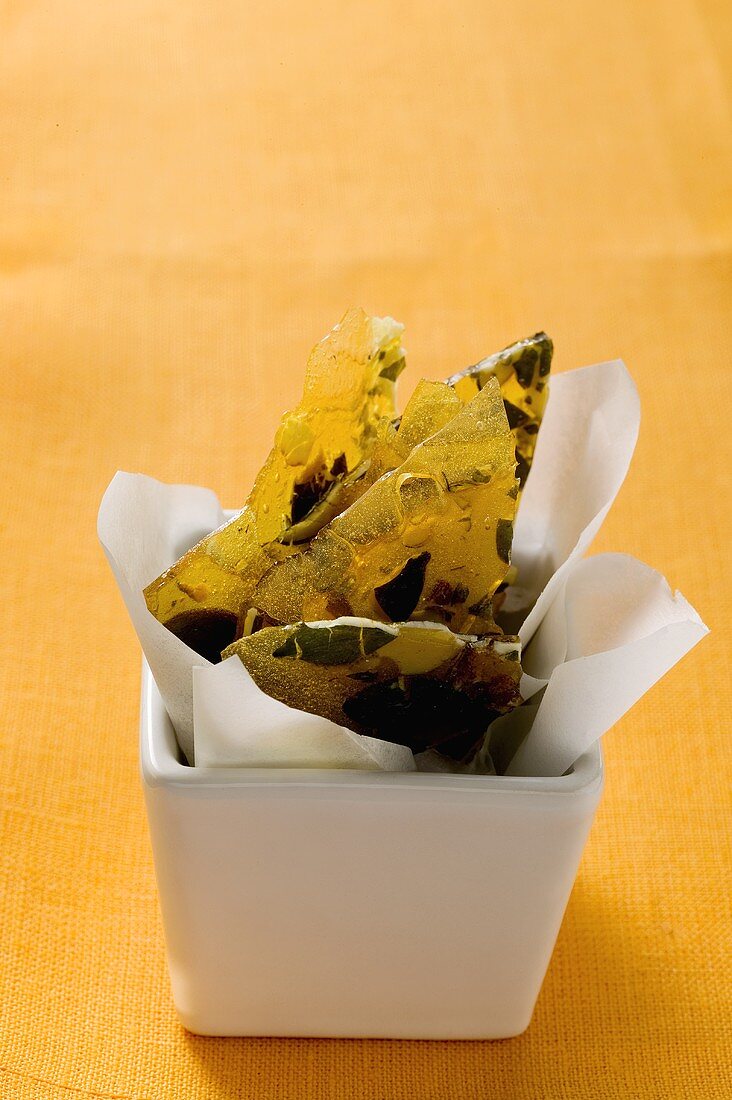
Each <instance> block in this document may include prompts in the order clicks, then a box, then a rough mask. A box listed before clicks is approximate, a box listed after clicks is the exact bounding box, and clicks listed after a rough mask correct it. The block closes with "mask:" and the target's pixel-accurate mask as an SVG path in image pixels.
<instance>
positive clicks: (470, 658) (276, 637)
mask: <svg viewBox="0 0 732 1100" xmlns="http://www.w3.org/2000/svg"><path fill="white" fill-rule="evenodd" d="M519 652H520V647H519V642H518V639H517V638H512V637H500V638H497V637H490V638H476V637H474V636H464V635H459V634H454V633H453V632H452V631H450V630H449V629H448V628H447V627H446V626H444V625H443V624H441V623H428V622H407V623H393V624H385V623H379V622H375V621H372V620H369V619H363V618H353V617H350V618H339V619H335V620H333V621H330V622H313V623H295V624H293V625H290V626H279V627H270V628H267V629H264V630H261V631H259V632H258V633H256V634H253V635H251V636H250V637H248V638H242V639H241V640H240V641H238V642H235V643H234V645H232V646H231V647H230V648H229V649H227V650H226V652H225V653H224V656H225V657H229V656H233V655H236V656H238V657H239V659H240V660H241V661H242V662H243V664H244V665H245V666H246V668H247V669H248V670H249V672H250V674H251V675H252V677H253V679H254V680H255V682H256V683H257V684H258V685H259V687H260V688H261V689H262V690H263V691H265V692H267V694H268V695H272V696H273V697H274V698H276V699H280V700H281V701H282V702H285V703H287V704H288V706H291V707H295V708H297V709H299V710H307V711H310V712H311V713H313V714H322V715H323V716H324V717H326V718H329V719H330V720H331V721H333V722H337V723H338V724H339V725H343V726H347V727H348V728H349V729H352V730H354V731H355V732H356V733H362V734H368V735H369V736H372V737H379V738H381V739H382V740H385V741H393V742H396V743H397V744H406V745H409V746H410V748H412V750H413V751H414V752H422V751H424V750H425V749H427V748H438V749H439V751H440V752H442V753H445V754H449V755H451V756H453V758H455V759H465V758H468V757H470V755H471V754H472V753H473V752H474V751H475V749H476V747H478V746H479V745H480V744H481V742H482V739H483V735H484V733H485V731H486V729H487V727H488V724H489V723H490V722H491V721H492V720H493V719H494V718H496V717H497V716H498V715H499V714H505V713H506V712H507V711H508V710H510V709H512V708H513V707H514V706H516V705H517V704H518V703H519V702H520V701H521V700H520V695H519V680H520V676H521V667H520V663H519Z"/></svg>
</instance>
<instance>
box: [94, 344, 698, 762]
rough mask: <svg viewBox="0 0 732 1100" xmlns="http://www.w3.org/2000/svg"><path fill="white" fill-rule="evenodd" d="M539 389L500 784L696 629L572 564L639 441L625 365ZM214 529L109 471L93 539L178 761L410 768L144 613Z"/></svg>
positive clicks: (198, 496)
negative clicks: (513, 701) (159, 586)
mask: <svg viewBox="0 0 732 1100" xmlns="http://www.w3.org/2000/svg"><path fill="white" fill-rule="evenodd" d="M550 386H551V393H550V399H549V403H548V406H547V410H546V414H545V418H544V423H543V425H542V429H541V432H540V434H539V438H538V442H537V448H536V453H535V456H534V463H533V466H532V470H531V474H530V476H529V479H528V481H527V484H526V487H525V489H524V493H523V496H522V500H521V506H520V509H519V514H518V517H517V521H516V526H515V534H514V548H513V561H514V563H515V564H516V565H517V566H518V569H519V581H520V584H519V585H518V586H516V587H515V588H513V589H509V594H510V599H509V600H508V601H507V603H506V606H505V608H504V618H505V622H506V626H507V628H508V629H513V630H515V629H518V633H519V635H520V637H521V640H522V643H523V645H524V647H525V651H524V658H523V664H524V669H525V675H524V677H523V680H522V692H523V695H524V697H525V698H526V699H527V700H528V702H527V704H525V705H524V706H522V707H520V708H519V709H518V711H516V712H514V713H513V714H511V715H507V716H506V717H504V718H501V719H498V720H497V722H494V723H493V725H492V726H491V729H490V735H489V739H488V741H487V748H488V749H489V750H490V752H491V753H492V754H493V755H494V759H495V760H496V763H497V766H498V770H499V771H503V770H508V771H509V773H510V774H513V775H520V774H523V775H561V774H563V772H564V771H566V770H567V768H569V767H570V766H571V765H572V763H573V762H574V761H575V760H576V759H577V758H578V757H579V756H580V755H581V754H582V753H583V752H584V751H586V749H587V748H588V747H589V746H590V745H591V744H592V743H593V742H594V741H596V740H597V738H598V737H600V736H601V735H602V734H603V733H604V732H605V731H606V730H607V729H609V728H610V726H611V725H612V724H613V723H614V722H616V721H617V720H618V718H620V717H621V716H622V715H623V714H624V713H625V711H626V710H627V709H628V708H629V707H631V706H632V705H633V703H634V702H635V701H636V700H637V699H639V698H640V696H641V695H643V693H644V692H645V691H647V690H648V688H650V687H651V686H652V685H653V684H654V683H655V682H656V681H657V680H658V679H659V678H660V677H661V676H662V675H663V674H664V673H665V672H667V671H668V669H669V668H671V667H672V665H673V664H675V663H676V661H678V660H679V659H680V658H681V657H682V656H683V655H684V654H685V653H686V652H687V651H688V650H689V649H691V648H692V646H693V645H695V644H696V642H698V641H699V640H700V638H701V637H703V635H704V634H705V633H706V632H707V628H706V627H705V626H704V624H703V623H702V621H701V619H700V618H699V616H698V615H697V614H696V612H695V611H694V609H693V608H692V607H691V606H690V605H689V604H688V603H687V602H686V601H685V600H684V599H683V597H682V596H680V595H679V594H676V595H675V596H673V595H672V594H671V591H670V589H669V587H668V585H667V584H666V582H665V580H664V579H663V577H661V576H660V574H658V573H656V572H655V571H654V570H652V569H650V568H649V567H648V566H645V565H642V564H641V563H640V562H637V561H635V560H634V559H633V558H629V557H627V556H625V555H620V554H606V555H599V556H598V557H596V558H589V559H587V560H583V556H584V554H585V552H586V551H587V549H588V548H589V546H590V543H591V542H592V539H593V538H594V536H595V535H596V533H597V531H598V530H599V528H600V526H601V524H602V521H603V520H604V518H605V516H606V515H607V513H608V511H609V509H610V506H611V505H612V502H613V500H614V499H615V496H616V494H617V492H618V489H619V488H620V486H621V484H622V482H623V479H624V478H625V475H626V473H627V470H628V466H629V464H630V460H631V458H632V454H633V449H634V447H635V442H636V438H637V435H638V426H639V420H640V410H639V403H638V395H637V392H636V389H635V386H634V384H633V382H632V380H631V378H630V376H629V374H628V372H627V370H626V369H625V367H624V365H623V364H622V363H621V362H619V361H615V362H610V363H600V364H598V365H597V366H593V367H585V368H583V369H581V370H575V371H570V372H568V373H565V374H560V375H557V376H555V377H553V378H552V380H551V383H550ZM223 520H224V513H223V511H222V509H221V507H220V505H219V503H218V501H217V499H216V497H215V496H214V495H213V493H211V492H209V491H207V490H205V489H200V488H195V487H192V486H185V485H172V486H169V485H162V484H161V483H160V482H157V481H154V480H153V479H152V478H149V477H145V476H143V475H141V474H125V473H118V474H116V475H115V477H114V478H113V480H112V482H111V484H110V486H109V488H108V489H107V491H106V493H105V495H104V499H103V500H102V504H101V507H100V510H99V522H98V531H99V538H100V540H101V542H102V545H103V547H104V550H105V553H106V555H107V557H108V559H109V562H110V565H111V567H112V570H113V572H114V574H115V577H116V579H117V583H118V585H119V588H120V591H121V593H122V597H123V599H124V601H125V604H126V606H127V609H128V612H129V614H130V617H131V619H132V622H133V624H134V627H135V630H136V631H137V634H138V637H139V639H140V644H141V645H142V648H143V650H144V653H145V656H146V658H147V661H148V664H149V665H150V668H151V670H152V673H153V676H154V678H155V681H156V683H157V685H158V688H159V690H160V693H161V695H162V697H163V700H164V702H165V705H166V707H167V709H168V713H169V714H170V717H171V720H172V722H173V725H174V726H175V729H176V733H177V736H178V740H179V743H180V746H181V749H182V751H183V752H184V753H185V755H186V757H187V759H188V760H189V761H191V762H193V761H194V725H195V762H196V763H198V764H204V763H205V765H206V766H209V767H213V766H227V767H231V766H234V765H237V764H238V765H241V766H258V767H264V766H283V767H284V766H289V767H348V768H371V769H373V768H376V769H381V770H386V771H394V770H409V769H413V768H414V766H415V764H414V759H413V757H412V754H411V752H410V751H409V750H408V749H407V750H403V751H396V750H398V749H400V747H399V746H394V745H391V744H390V743H388V742H384V741H379V740H377V739H375V738H363V737H359V736H358V735H357V734H354V733H352V732H351V731H349V730H345V729H342V727H340V726H335V725H334V724H333V723H332V722H328V721H327V720H326V719H324V718H319V717H317V716H313V715H307V716H305V715H303V714H302V713H301V712H299V711H293V710H292V709H291V708H289V707H286V706H284V704H281V703H275V701H274V700H271V699H269V697H268V696H264V695H263V693H262V692H261V691H260V690H259V689H258V688H257V687H256V685H255V684H254V682H253V681H252V680H251V677H250V676H249V675H248V673H247V672H246V670H245V669H244V666H243V665H242V664H241V662H240V661H238V660H235V661H225V662H222V663H221V664H219V665H211V664H210V663H209V662H208V661H206V660H205V659H204V658H202V657H200V656H199V655H198V654H197V653H194V651H193V650H191V649H189V647H188V646H186V645H185V644H184V643H183V642H181V641H180V640H179V639H178V638H176V637H175V636H174V635H173V634H171V633H170V632H169V631H168V630H166V629H165V627H163V626H162V625H161V624H160V623H159V622H158V621H157V620H156V619H155V618H154V616H152V615H151V614H150V613H149V612H148V610H147V607H146V605H145V601H144V598H143V595H142V590H143V588H144V587H145V586H146V585H147V584H149V582H150V581H152V580H154V579H155V577H157V576H158V575H159V574H160V573H161V572H163V570H164V569H166V568H167V567H168V566H169V565H170V564H172V562H173V561H175V560H176V559H177V558H178V557H179V556H180V555H181V554H182V553H183V551H184V550H186V549H187V548H188V547H189V546H191V545H193V543H194V542H196V541H197V540H198V539H199V538H200V537H201V536H202V535H203V534H205V533H207V532H209V531H211V530H213V529H214V528H215V527H217V526H219V525H220V524H221V523H222V522H223ZM194 669H195V670H196V671H195V673H194V671H193V670H194ZM542 693H543V694H542ZM272 704H275V705H274V706H273V705H272ZM418 763H419V762H418ZM422 766H424V767H427V766H434V765H429V764H428V761H427V760H425V762H424V763H423V765H422ZM478 766H480V760H479V761H478Z"/></svg>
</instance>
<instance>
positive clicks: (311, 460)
mask: <svg viewBox="0 0 732 1100" xmlns="http://www.w3.org/2000/svg"><path fill="white" fill-rule="evenodd" d="M401 333H402V326H401V325H398V324H397V323H396V322H395V321H393V320H392V319H391V318H388V317H387V318H379V317H368V316H367V315H366V314H365V313H364V312H363V310H360V309H353V310H349V312H348V313H346V315H345V316H344V317H343V319H342V321H341V322H340V324H338V325H336V326H335V328H334V329H333V330H332V331H331V332H330V333H329V334H328V335H327V336H326V337H325V338H324V339H323V340H321V341H320V343H318V344H317V345H316V346H315V348H314V349H313V351H312V352H311V354H310V358H309V360H308V364H307V370H306V375H305V387H304V392H303V397H302V400H301V402H300V404H299V405H298V406H297V408H295V409H293V410H292V412H289V413H286V414H285V416H284V417H283V418H282V421H281V423H280V426H279V428H278V430H277V434H276V436H275V443H274V447H273V448H272V451H271V452H270V455H269V457H268V459H267V461H266V462H265V464H264V466H263V467H262V470H261V471H260V473H259V475H258V476H257V479H256V481H255V483H254V488H253V490H252V492H251V494H250V496H249V499H248V500H247V503H246V505H245V507H244V509H243V510H242V511H241V512H240V513H239V514H238V515H237V516H236V517H234V519H232V520H230V521H229V522H228V523H226V524H225V525H224V526H223V527H220V528H219V529H218V530H217V531H214V532H213V533H212V534H211V535H208V536H207V537H206V538H204V539H203V540H202V541H201V542H199V543H198V544H197V545H196V546H194V547H193V549H192V550H189V551H188V553H187V554H185V555H184V556H183V557H182V558H181V559H180V561H178V562H176V564H175V565H173V566H172V567H171V568H170V569H168V570H167V571H166V572H165V573H163V574H162V576H160V577H158V578H157V580H155V581H153V582H152V583H151V584H150V585H148V587H147V588H146V589H145V600H146V602H147V606H148V608H149V610H150V611H151V612H152V614H153V615H155V616H156V618H158V619H159V620H160V622H162V623H163V624H164V625H165V626H167V627H168V628H169V629H170V630H172V631H173V633H175V634H177V635H178V636H179V637H180V638H182V640H183V641H185V642H186V643H187V644H189V645H191V646H192V648H194V649H196V651H197V652H199V653H201V654H202V655H203V656H205V657H207V658H208V659H210V660H218V659H219V654H220V652H221V650H222V649H223V648H224V647H225V646H226V645H228V644H229V643H230V642H231V641H233V639H234V638H235V637H236V636H237V633H240V632H241V629H242V627H241V618H242V616H243V615H245V614H246V612H247V611H248V609H249V605H250V597H251V594H252V591H253V589H254V587H255V585H256V584H257V581H258V580H259V579H260V577H261V576H262V575H263V574H264V572H265V571H266V570H267V569H268V568H270V566H271V565H272V563H273V562H274V561H278V560H279V559H281V558H284V557H287V556H289V555H293V554H296V553H298V552H299V550H300V549H301V548H302V547H303V546H305V545H307V542H308V541H309V540H310V539H311V538H312V537H313V536H314V535H315V534H316V533H317V532H318V530H320V528H321V527H322V526H324V525H325V524H326V523H328V522H329V521H330V520H331V518H332V517H333V516H334V515H336V514H337V513H338V512H339V511H340V509H341V508H342V507H344V506H345V498H344V497H343V494H344V492H345V489H346V488H347V487H348V485H349V484H350V483H352V482H354V481H357V480H358V479H359V477H360V476H361V475H362V473H363V471H364V469H365V466H366V464H367V462H368V459H369V458H370V456H371V452H372V450H373V449H374V447H375V446H376V444H377V442H378V441H379V440H380V439H381V438H382V436H381V435H380V430H381V426H382V425H383V424H385V423H386V424H389V423H390V422H391V420H392V419H393V418H394V416H395V411H396V410H395V382H396V379H397V377H398V376H399V374H400V372H401V370H402V369H403V367H404V349H403V348H402V346H401V339H400V338H401Z"/></svg>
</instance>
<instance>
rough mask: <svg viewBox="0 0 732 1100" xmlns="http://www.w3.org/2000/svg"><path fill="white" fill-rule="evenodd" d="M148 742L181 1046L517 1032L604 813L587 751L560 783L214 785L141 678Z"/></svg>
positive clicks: (594, 760)
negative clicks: (598, 815) (219, 1038)
mask: <svg viewBox="0 0 732 1100" xmlns="http://www.w3.org/2000/svg"><path fill="white" fill-rule="evenodd" d="M141 744H142V772H143V782H144V786H145V796H146V804H147V811H148V818H149V823H150V833H151V838H152V844H153V850H154V857H155V868H156V875H157V879H158V886H159V891H160V899H161V907H162V913H163V921H164V925H165V933H166V942H167V951H168V961H169V967H170V974H171V980H172V987H173V997H174V1000H175V1004H176V1007H177V1010H178V1013H179V1015H180V1018H181V1020H182V1022H183V1024H184V1025H185V1026H186V1027H187V1028H189V1029H190V1030H191V1031H194V1032H197V1033H200V1034H209V1035H309V1036H352V1037H384V1038H419V1039H474V1038H495V1039H497V1038H506V1037H509V1036H512V1035H517V1034H519V1033H520V1032H521V1031H523V1030H524V1029H525V1028H526V1027H527V1026H528V1023H529V1021H530V1019H531V1014H532V1012H533V1009H534V1005H535V1002H536V998H537V996H538V993H539V989H540V987H541V983H542V981H543V979H544V974H545V972H546V969H547V966H548V963H549V959H550V956H551V952H552V949H553V947H554V943H555V940H556V936H557V933H558V930H559V925H560V923H561V919H562V915H563V913H564V909H565V906H566V904H567V900H568V898H569V894H570V891H571V889H572V884H573V882H574V878H575V875H576V872H577V866H578V864H579V860H580V857H581V854H582V849H583V847H584V844H585V840H586V837H587V833H588V831H589V828H590V825H591V823H592V818H593V816H594V812H595V808H596V806H597V802H598V800H599V797H600V792H601V787H602V766H601V760H600V757H599V752H595V753H594V755H592V756H589V755H588V757H587V758H583V761H581V762H579V764H578V768H577V772H578V777H579V778H578V777H566V782H565V780H556V779H555V780H536V779H533V780H526V781H521V780H511V781H505V780H500V779H495V778H493V779H490V780H489V777H476V778H474V779H472V780H466V781H463V782H462V783H461V780H463V778H464V777H460V776H449V777H447V781H446V782H445V781H444V779H443V777H439V776H434V775H430V776H426V775H425V776H410V777H409V781H408V782H406V783H405V782H401V781H399V778H398V777H396V776H388V777H387V776H378V775H369V776H368V778H366V779H365V781H364V777H363V776H361V775H359V774H358V773H329V774H327V775H324V774H323V773H322V772H312V773H308V772H299V773H292V772H288V773H281V774H277V773H272V772H270V773H268V774H265V775H263V774H262V773H261V772H258V773H249V775H247V774H246V773H244V774H242V773H241V772H239V773H234V774H232V772H231V771H228V770H227V771H226V772H222V773H221V777H220V779H219V777H218V776H217V775H216V773H215V772H213V773H212V771H211V770H206V771H205V772H200V773H199V769H182V768H181V766H180V765H179V764H178V763H177V762H176V760H175V757H174V755H173V751H174V748H173V747H174V736H173V735H172V729H171V727H170V723H169V720H168V718H167V715H166V714H165V711H164V708H163V706H162V703H161V701H160V699H159V696H158V695H157V692H156V689H155V687H154V684H153V683H152V679H151V677H150V676H149V674H148V673H147V671H145V676H144V682H143V710H142V742H141ZM481 780H482V782H481ZM562 784H564V787H563V786H562Z"/></svg>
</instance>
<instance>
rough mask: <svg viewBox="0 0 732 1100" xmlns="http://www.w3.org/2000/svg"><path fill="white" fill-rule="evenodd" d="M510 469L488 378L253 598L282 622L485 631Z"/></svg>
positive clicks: (499, 565)
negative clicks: (346, 620)
mask: <svg viewBox="0 0 732 1100" xmlns="http://www.w3.org/2000/svg"><path fill="white" fill-rule="evenodd" d="M515 465H516V459H515V453H514V440H513V436H512V434H511V431H510V429H509V427H508V423H507V420H506V414H505V411H504V408H503V401H502V399H501V392H500V388H499V385H498V382H497V380H496V379H491V380H490V381H488V382H487V383H486V385H485V386H484V387H483V388H482V389H481V390H480V391H479V392H478V393H477V395H476V397H475V398H474V399H473V401H471V402H470V404H469V405H467V406H465V407H463V408H462V409H461V410H460V412H459V413H458V414H457V415H456V416H455V417H453V418H452V419H451V420H450V421H449V422H448V423H447V424H445V426H444V427H442V428H441V429H440V430H439V431H438V432H436V433H435V434H434V435H433V436H430V437H429V438H428V439H426V440H425V441H424V442H423V443H421V444H419V445H418V446H417V447H415V448H414V450H412V451H411V452H410V454H409V456H408V458H407V459H406V460H405V461H404V462H403V463H402V465H401V466H399V467H397V468H396V469H395V470H392V471H390V472H389V473H387V474H385V475H384V476H383V477H381V478H380V479H379V480H378V481H377V482H376V483H375V484H374V485H372V486H371V488H370V489H369V490H368V491H367V492H366V493H365V494H364V495H363V496H361V497H360V498H359V499H358V500H357V501H356V502H355V503H354V504H353V505H352V506H351V507H350V508H349V509H348V510H347V511H346V512H343V513H341V514H340V515H339V516H337V517H336V518H335V519H333V520H332V521H331V522H330V523H329V525H328V526H327V527H326V528H324V529H323V530H322V531H321V532H320V533H319V534H318V535H317V536H316V538H315V539H313V541H312V543H311V544H310V546H309V547H308V549H307V550H306V551H305V552H304V553H303V554H301V555H299V556H298V557H296V558H291V559H288V560H286V561H283V562H281V563H279V564H278V565H276V566H274V567H273V568H272V569H270V571H269V572H268V573H267V574H266V575H265V576H264V577H263V578H262V580H261V581H260V583H259V584H258V585H257V588H256V590H255V592H254V597H253V602H254V604H255V605H256V606H257V607H258V608H260V609H261V610H262V611H264V612H265V613H266V614H267V615H269V616H270V617H271V618H272V619H274V620H276V621H279V622H285V623H288V622H289V623H293V622H297V621H300V620H321V619H331V618H335V617H338V616H342V615H356V616H363V617H366V618H369V619H375V620H380V621H386V622H389V621H397V620H399V621H401V620H406V619H409V618H417V619H436V620H438V621H442V622H444V623H447V624H448V625H449V626H450V628H451V629H452V630H454V631H457V632H462V633H468V632H469V633H475V634H485V633H496V632H497V628H496V626H495V624H494V623H493V620H492V615H491V599H492V596H493V593H494V592H495V590H496V588H497V587H498V586H499V584H500V583H501V582H502V580H503V578H504V577H505V575H506V572H507V570H508V567H509V561H510V550H511V538H512V534H513V518H514V512H515V507H516V495H517V483H516V479H515V475H514V470H515Z"/></svg>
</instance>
